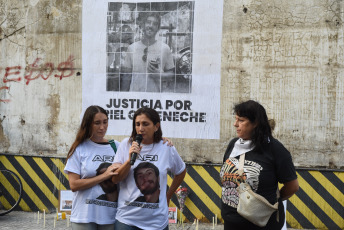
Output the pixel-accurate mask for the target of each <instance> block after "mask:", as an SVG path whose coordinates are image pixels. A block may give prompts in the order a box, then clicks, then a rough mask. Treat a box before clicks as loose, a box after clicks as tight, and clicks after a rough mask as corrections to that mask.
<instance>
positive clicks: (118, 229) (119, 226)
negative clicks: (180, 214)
mask: <svg viewBox="0 0 344 230" xmlns="http://www.w3.org/2000/svg"><path fill="white" fill-rule="evenodd" d="M115 230H143V229H141V228H138V227H135V226H130V225H126V224H124V223H122V222H119V221H118V220H116V222H115ZM162 230H168V225H167V226H166V228H164V229H162Z"/></svg>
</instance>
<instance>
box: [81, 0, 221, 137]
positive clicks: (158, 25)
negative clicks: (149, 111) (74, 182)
mask: <svg viewBox="0 0 344 230" xmlns="http://www.w3.org/2000/svg"><path fill="white" fill-rule="evenodd" d="M82 7H83V10H82V68H83V71H82V110H83V111H84V110H85V109H86V108H87V107H88V106H90V105H99V106H101V107H103V108H104V109H105V110H106V111H107V112H108V115H109V127H108V130H107V135H130V133H131V127H132V118H133V115H134V112H135V111H136V110H137V109H139V108H141V107H150V108H153V109H155V110H157V111H158V113H159V114H160V118H161V125H162V127H164V136H168V137H176V138H194V139H218V138H219V136H220V86H221V40H222V13H223V1H222V0H219V1H208V0H194V1H187V0H186V1H176V0H170V1H166V0H164V1H163V0H156V1H147V0H136V1H135V0H130V1H129V0H121V1H113V0H83V6H82Z"/></svg>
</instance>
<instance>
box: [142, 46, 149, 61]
mask: <svg viewBox="0 0 344 230" xmlns="http://www.w3.org/2000/svg"><path fill="white" fill-rule="evenodd" d="M147 53H148V47H146V48H145V49H144V50H143V56H142V61H144V62H146V61H147Z"/></svg>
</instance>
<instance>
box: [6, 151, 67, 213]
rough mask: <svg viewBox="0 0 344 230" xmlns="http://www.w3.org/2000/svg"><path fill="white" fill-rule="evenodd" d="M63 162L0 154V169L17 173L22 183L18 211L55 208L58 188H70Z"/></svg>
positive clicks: (51, 209) (53, 159) (57, 159)
mask: <svg viewBox="0 0 344 230" xmlns="http://www.w3.org/2000/svg"><path fill="white" fill-rule="evenodd" d="M63 161H64V159H60V158H49V157H31V156H14V155H0V168H7V169H9V170H11V171H13V172H14V173H16V174H17V175H18V176H19V178H20V179H21V181H22V184H23V190H24V192H23V196H22V200H21V202H20V204H19V209H18V210H23V211H38V210H41V211H42V210H46V211H47V212H48V211H54V210H55V209H56V208H55V207H58V191H59V190H66V189H68V188H69V184H68V180H67V178H66V175H65V174H64V173H63V168H64V164H63Z"/></svg>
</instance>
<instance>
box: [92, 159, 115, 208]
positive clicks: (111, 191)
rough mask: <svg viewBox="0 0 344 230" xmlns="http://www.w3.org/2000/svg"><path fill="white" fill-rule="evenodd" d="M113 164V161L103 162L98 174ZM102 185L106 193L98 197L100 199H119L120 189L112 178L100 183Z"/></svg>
mask: <svg viewBox="0 0 344 230" xmlns="http://www.w3.org/2000/svg"><path fill="white" fill-rule="evenodd" d="M110 165H111V163H108V162H103V163H101V164H100V165H99V167H98V169H97V170H96V171H97V174H96V175H97V176H98V175H100V174H103V173H104V172H105V171H106V169H107V168H108V167H109V166H110ZM99 185H100V187H101V188H102V189H103V191H104V194H102V195H100V196H98V197H97V199H98V200H106V201H111V202H117V200H118V190H117V184H114V183H113V182H112V180H111V178H110V179H108V180H105V181H103V182H101V183H99Z"/></svg>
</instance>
